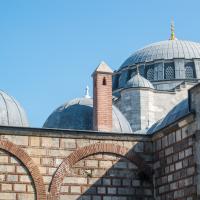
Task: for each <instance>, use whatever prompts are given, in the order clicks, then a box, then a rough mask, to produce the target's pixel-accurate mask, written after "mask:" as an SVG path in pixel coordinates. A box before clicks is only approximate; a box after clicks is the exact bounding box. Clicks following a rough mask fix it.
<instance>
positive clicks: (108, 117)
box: [92, 62, 113, 132]
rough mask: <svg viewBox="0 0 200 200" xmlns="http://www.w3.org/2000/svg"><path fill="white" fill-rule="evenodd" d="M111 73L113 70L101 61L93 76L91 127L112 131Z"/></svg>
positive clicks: (96, 129)
mask: <svg viewBox="0 0 200 200" xmlns="http://www.w3.org/2000/svg"><path fill="white" fill-rule="evenodd" d="M112 74H113V71H112V70H111V69H110V67H109V66H108V65H107V64H106V63H105V62H101V63H100V65H99V66H98V67H97V68H96V70H95V71H94V73H93V74H92V77H93V129H94V130H95V131H108V132H111V131H112Z"/></svg>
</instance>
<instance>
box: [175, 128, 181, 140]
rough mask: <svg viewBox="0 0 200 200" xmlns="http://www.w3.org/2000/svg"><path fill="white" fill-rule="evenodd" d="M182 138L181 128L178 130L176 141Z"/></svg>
mask: <svg viewBox="0 0 200 200" xmlns="http://www.w3.org/2000/svg"><path fill="white" fill-rule="evenodd" d="M181 140H182V133H181V129H179V130H177V131H176V141H177V142H179V141H181Z"/></svg>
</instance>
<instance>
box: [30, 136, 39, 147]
mask: <svg viewBox="0 0 200 200" xmlns="http://www.w3.org/2000/svg"><path fill="white" fill-rule="evenodd" d="M30 145H31V146H33V147H39V146H40V137H34V136H31V137H30Z"/></svg>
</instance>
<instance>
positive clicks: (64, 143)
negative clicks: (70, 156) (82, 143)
mask: <svg viewBox="0 0 200 200" xmlns="http://www.w3.org/2000/svg"><path fill="white" fill-rule="evenodd" d="M60 145H61V148H64V149H75V148H76V140H75V139H61V144H60Z"/></svg>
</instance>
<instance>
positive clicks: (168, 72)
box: [165, 65, 175, 80]
mask: <svg viewBox="0 0 200 200" xmlns="http://www.w3.org/2000/svg"><path fill="white" fill-rule="evenodd" d="M174 75H175V74H174V68H173V67H172V66H170V65H169V66H167V67H166V68H165V79H167V80H170V79H174Z"/></svg>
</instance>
